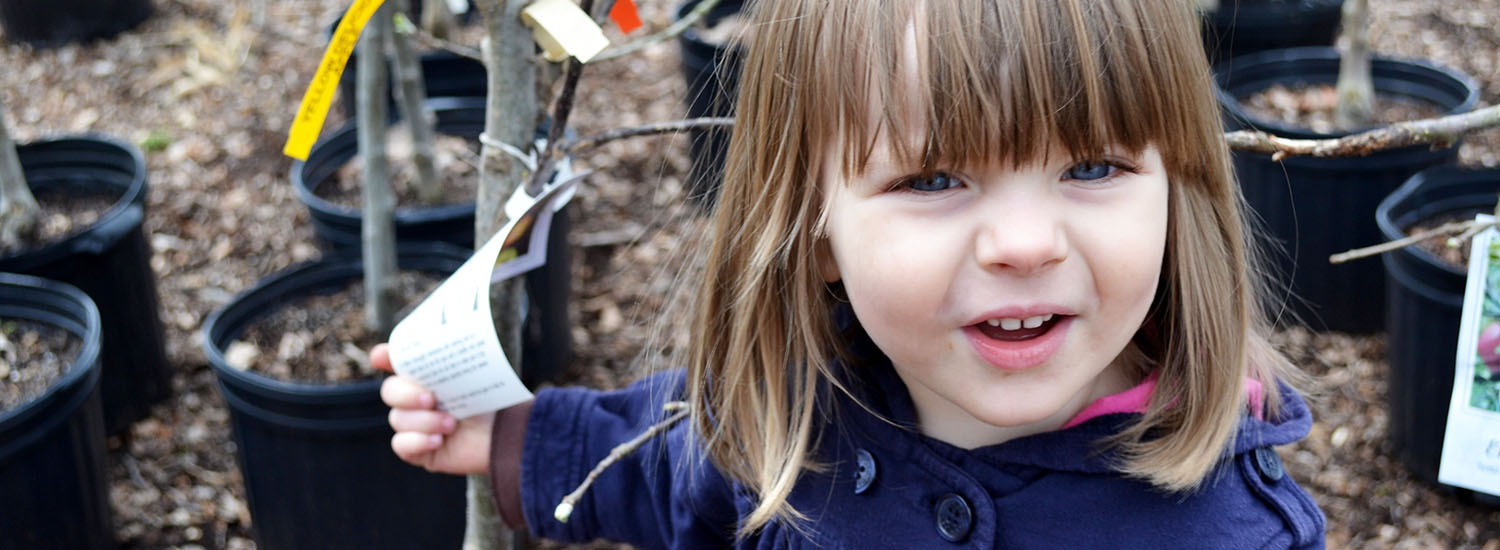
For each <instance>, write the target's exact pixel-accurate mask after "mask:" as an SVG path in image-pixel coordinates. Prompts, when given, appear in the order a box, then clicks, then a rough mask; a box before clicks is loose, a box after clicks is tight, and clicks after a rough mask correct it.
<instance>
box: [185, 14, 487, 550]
mask: <svg viewBox="0 0 1500 550" xmlns="http://www.w3.org/2000/svg"><path fill="white" fill-rule="evenodd" d="M391 9H392V8H391V6H385V7H382V8H380V10H379V11H377V12H376V13H375V15H374V17H373V18H372V19H371V22H370V24H369V28H367V29H365V31H364V32H363V35H364V36H363V38H362V39H361V40H360V46H359V47H360V48H361V49H362V50H363V51H364V55H362V56H361V57H360V62H361V63H362V64H364V67H362V70H361V75H360V77H361V78H360V85H359V87H358V100H359V105H360V112H361V115H362V119H361V120H360V124H359V126H358V127H357V130H356V132H357V134H358V135H357V139H355V140H354V141H356V143H355V145H356V148H357V150H358V152H359V154H360V157H361V158H362V161H363V162H362V166H363V180H364V185H363V187H364V188H363V194H364V196H365V201H364V203H363V206H362V208H361V212H362V214H363V216H362V217H363V218H364V219H363V223H362V227H361V226H356V227H355V228H354V232H355V233H354V235H355V239H356V244H358V243H359V239H361V238H362V239H363V246H362V247H346V248H343V249H337V248H336V249H335V250H333V251H331V252H330V253H329V254H328V257H326V258H324V259H323V260H320V261H316V262H312V263H309V264H305V265H302V266H297V267H294V268H292V269H289V270H287V271H283V272H280V273H277V274H275V275H273V276H271V277H269V278H266V279H264V280H262V281H261V282H260V283H258V284H257V285H256V286H255V287H253V288H251V289H250V290H248V291H246V292H244V293H243V294H241V295H239V296H238V297H236V298H235V299H234V300H232V301H230V302H229V303H228V304H227V305H226V306H225V307H224V308H223V309H221V310H219V311H217V312H215V313H214V314H213V315H212V316H211V317H210V318H209V319H208V320H207V321H206V322H205V324H204V336H205V340H204V348H205V351H206V354H207V356H208V358H209V361H210V365H211V366H212V368H213V369H214V372H215V374H216V376H217V378H218V380H219V388H220V393H221V394H222V395H223V396H224V398H225V401H226V402H227V404H228V405H229V409H230V419H231V423H232V425H233V436H234V439H235V441H236V443H237V447H238V449H237V451H238V452H237V458H238V462H239V465H240V471H241V473H242V475H243V478H244V480H245V488H246V496H247V497H248V504H249V508H250V512H251V516H252V517H253V518H254V522H255V523H254V531H255V537H256V539H257V541H258V542H259V544H260V545H262V546H264V547H273V548H411V547H423V546H453V545H456V544H457V543H458V541H459V537H460V536H462V514H461V509H462V503H461V496H460V495H462V493H463V483H462V481H461V480H455V479H448V478H441V477H436V476H433V475H431V474H428V473H426V472H423V471H422V470H420V469H418V468H414V467H411V466H409V465H406V464H404V463H401V462H400V461H399V460H397V459H396V458H395V457H394V456H392V455H391V454H390V453H389V452H388V449H387V447H388V445H389V440H390V437H391V435H392V432H391V431H390V428H389V427H388V426H387V425H386V424H385V414H386V410H385V409H384V407H383V406H382V404H381V402H380V398H379V385H380V381H379V379H378V377H377V376H376V374H375V373H374V371H373V370H370V369H369V367H368V365H367V364H363V363H362V357H361V356H360V353H358V348H357V347H355V348H353V349H354V350H355V353H350V352H349V350H350V349H351V348H350V347H349V346H352V345H354V344H346V343H347V342H364V343H366V344H367V345H368V344H369V343H373V342H377V341H381V340H384V339H385V338H387V335H388V334H389V331H390V327H391V325H392V324H393V322H394V318H395V316H396V309H397V308H399V307H400V306H401V304H400V299H401V298H405V299H406V300H408V301H410V300H414V299H416V298H418V297H420V296H421V294H422V293H424V292H425V291H424V290H423V289H422V288H421V286H422V284H421V281H420V279H418V280H411V279H408V280H406V282H404V283H403V282H402V276H401V275H400V274H398V273H396V269H397V267H398V266H399V267H401V268H403V269H405V270H407V271H408V272H424V273H428V274H430V275H429V276H428V277H427V282H426V285H427V286H429V287H430V286H433V285H435V284H436V281H438V280H441V278H442V277H443V276H446V275H447V274H448V273H451V272H452V271H453V270H454V269H456V268H457V267H458V266H459V265H460V264H461V263H462V262H463V260H465V259H467V257H468V255H469V252H468V250H467V249H464V248H459V247H455V246H451V245H447V244H445V243H441V242H432V241H422V242H418V241H412V242H408V243H404V244H402V245H401V246H399V247H398V246H397V244H396V240H395V236H394V232H395V230H394V221H393V219H392V211H393V206H394V200H393V198H392V196H391V190H390V186H389V180H388V178H387V177H386V170H387V160H386V153H385V148H384V143H383V140H384V138H385V137H386V127H385V122H386V120H387V117H386V113H385V112H384V111H385V107H386V106H387V100H386V92H385V90H384V86H385V85H386V82H387V79H386V76H385V69H384V56H383V55H381V49H382V48H383V46H384V43H385V42H386V41H387V40H389V38H388V37H389V35H390V32H391V31H390V21H391V18H390V15H389V13H390V10H391ZM411 99H420V98H411ZM403 103H405V102H403ZM418 114H419V115H420V113H418ZM408 120H420V117H411V118H409V119H408ZM348 154H349V156H352V155H353V151H350V152H349V153H348ZM346 160H347V158H346ZM398 248H399V249H400V250H399V252H398ZM361 305H362V306H363V307H361ZM289 348H291V349H292V351H290V352H288V351H287V350H288V349H289ZM258 358H259V359H258ZM289 465H292V466H289ZM372 479H379V480H381V482H380V483H371V482H370V480H372ZM310 492H311V493H315V496H314V497H312V498H305V497H306V496H307V495H308V494H309V493H310ZM310 523H311V524H316V525H318V526H319V528H318V529H317V530H308V529H307V528H306V526H307V525H308V524H310Z"/></svg>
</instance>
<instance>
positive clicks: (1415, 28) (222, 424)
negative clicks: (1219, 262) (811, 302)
mask: <svg viewBox="0 0 1500 550" xmlns="http://www.w3.org/2000/svg"><path fill="white" fill-rule="evenodd" d="M639 3H640V4H642V9H643V15H644V16H645V18H646V19H647V23H648V25H651V26H655V27H660V26H663V25H665V24H666V22H667V20H668V12H669V11H670V9H671V8H672V7H674V6H673V5H669V3H667V2H657V1H655V0H644V1H641V2H639ZM1371 3H1372V10H1373V15H1374V19H1375V23H1374V25H1373V37H1372V43H1373V46H1374V48H1375V49H1376V50H1377V51H1378V52H1381V53H1386V54H1391V55H1396V56H1401V57H1422V58H1426V59H1429V60H1432V61H1434V62H1437V63H1439V64H1443V65H1447V66H1450V67H1455V68H1459V69H1461V70H1464V71H1466V72H1468V73H1469V74H1470V75H1472V76H1473V77H1475V78H1476V79H1478V80H1479V81H1480V82H1481V83H1482V85H1483V87H1484V89H1483V102H1484V103H1485V104H1491V103H1494V102H1496V101H1500V32H1497V31H1496V28H1497V23H1500V0H1436V1H1428V0H1372V2H1371ZM670 4H675V3H670ZM156 6H157V9H158V11H157V14H156V15H155V16H154V17H153V18H151V19H150V20H148V21H146V22H145V23H144V24H143V25H141V26H140V27H139V28H137V29H136V30H134V31H132V32H130V33H126V34H124V35H122V36H120V37H118V38H116V39H113V40H109V41H105V42H101V43H96V44H90V45H84V46H67V47H63V48H59V49H53V50H45V51H35V50H32V49H29V48H26V47H22V46H16V45H6V46H4V47H3V49H0V67H3V69H4V73H5V74H6V75H7V77H6V79H5V82H4V84H0V94H3V95H0V97H3V100H4V103H5V105H6V107H7V115H8V116H9V119H10V121H11V125H12V129H13V132H14V133H15V134H16V135H17V137H18V138H19V139H20V140H22V141H25V140H28V139H35V138H40V137H43V136H51V135H57V134H64V133H78V132H100V133H107V134H111V135H114V136H117V137H119V138H122V139H124V140H127V141H131V142H134V143H137V144H143V145H144V147H143V148H144V149H145V150H146V154H147V162H148V164H149V178H150V185H151V190H150V193H149V195H148V197H147V201H148V215H147V219H146V230H147V232H148V240H149V242H150V243H151V245H152V249H153V257H152V261H151V265H152V268H153V269H154V270H155V273H156V275H157V277H158V285H159V287H158V291H159V293H160V296H161V305H162V311H161V317H162V320H163V322H164V324H165V326H166V330H167V345H168V355H169V357H170V359H171V361H172V367H173V369H174V372H175V374H174V378H173V395H172V397H170V398H169V399H168V400H166V401H165V402H163V403H162V404H160V405H158V406H156V407H154V408H153V410H152V413H151V416H150V417H149V418H147V419H144V420H142V421H140V422H137V423H136V424H135V425H134V426H133V427H132V428H131V429H130V430H129V432H128V433H126V434H123V435H121V436H117V437H114V438H111V440H110V449H111V451H110V456H109V458H110V465H109V475H110V491H109V493H110V498H111V501H112V504H113V507H114V521H115V526H116V536H117V538H118V540H119V541H120V544H121V547H122V548H125V549H135V548H200V549H201V548H234V549H248V548H253V547H254V546H255V545H254V542H253V541H252V540H251V538H250V528H251V521H252V519H251V518H250V517H249V512H248V508H247V506H246V503H245V494H244V490H243V485H242V483H241V480H240V474H239V471H238V469H237V467H236V465H235V461H234V444H233V442H232V441H231V439H230V435H229V425H228V413H227V411H226V409H225V406H224V403H223V400H222V398H221V397H220V396H219V393H218V392H217V389H216V388H215V383H214V378H213V374H212V372H211V370H210V369H209V367H208V366H207V361H206V359H205V356H204V352H203V351H202V349H201V337H200V335H199V330H200V329H201V328H202V326H201V325H202V322H203V320H204V318H205V317H206V316H207V315H209V313H210V312H212V311H214V310H215V309H217V308H219V307H221V306H223V305H224V304H225V303H226V302H227V301H228V300H229V299H230V298H231V297H232V296H233V295H235V294H236V293H238V292H241V291H244V290H246V289H248V288H250V287H251V286H252V285H253V284H254V283H255V281H256V280H258V279H260V278H262V277H265V276H268V275H270V274H272V273H275V272H277V271H278V270H281V269H283V268H286V267H287V266H289V265H292V264H293V263H297V262H302V261H306V260H309V259H312V258H315V257H317V256H319V255H320V250H319V245H318V243H317V242H316V241H315V240H314V238H313V233H312V228H311V225H310V223H309V220H308V216H307V214H306V211H305V209H304V208H303V207H302V206H301V205H300V204H299V203H298V202H297V200H296V197H295V193H294V191H293V190H292V188H291V185H290V184H289V181H288V171H289V169H290V166H291V161H290V160H289V159H287V158H286V157H284V156H282V155H281V153H280V150H281V146H282V144H283V141H284V139H285V132H286V130H287V128H288V127H289V126H290V123H291V120H292V117H293V115H294V113H295V109H296V105H297V102H298V100H299V99H300V97H301V94H302V90H303V89H304V87H305V86H306V84H307V82H308V79H309V78H310V77H311V75H312V73H313V71H314V69H315V68H316V66H317V63H318V56H319V54H320V52H321V51H322V48H323V46H324V44H325V39H324V30H325V29H326V27H327V25H328V24H329V23H330V22H331V21H333V19H334V17H336V16H337V15H338V13H339V11H340V10H341V9H342V8H343V6H344V3H343V2H338V1H335V0H316V1H297V2H292V1H277V2H211V1H209V0H156ZM580 94H581V99H580V103H579V105H578V107H577V109H576V110H575V115H574V117H575V118H574V121H575V122H576V123H577V126H578V130H579V131H580V133H584V134H587V133H590V132H592V131H597V130H602V129H606V128H613V127H619V126H626V125H635V124H639V123H643V122H648V121H655V120H670V119H676V118H680V117H681V116H682V115H683V113H684V111H685V109H684V108H683V106H682V98H683V95H684V85H683V84H682V80H681V78H680V77H679V76H678V54H677V50H676V47H675V46H674V45H673V44H671V43H668V44H664V45H659V46H655V47H652V48H648V49H647V50H645V51H644V52H643V53H642V54H641V55H636V56H633V57H628V58H625V59H621V60H616V61H610V62H606V63H600V64H598V65H597V66H590V67H589V69H588V70H587V71H585V75H584V80H583V84H582V85H581V87H580ZM338 112H339V110H338V109H337V108H335V109H334V114H333V115H332V116H331V117H330V118H331V120H330V122H329V123H328V127H327V129H326V130H325V133H326V132H327V131H328V130H331V129H333V128H335V127H337V124H339V122H340V120H339V118H340V115H339V114H338ZM1497 136H1500V131H1497V130H1491V131H1487V132H1484V133H1482V134H1481V135H1479V136H1477V137H1475V138H1473V139H1470V140H1468V142H1467V144H1466V145H1465V147H1464V149H1463V151H1462V153H1461V156H1462V158H1463V160H1464V162H1465V163H1467V164H1470V165H1475V166H1477V165H1484V166H1491V167H1493V166H1497V165H1500V147H1497V144H1500V137H1497ZM686 148H687V138H685V137H667V138H653V139H644V140H635V141H627V142H617V143H614V144H611V145H609V146H606V147H604V148H602V149H601V150H598V151H596V152H594V153H593V154H590V155H588V156H587V157H586V158H583V159H581V160H580V162H581V163H582V164H585V165H586V166H585V167H591V168H594V169H596V170H598V173H597V174H596V175H595V176H593V177H591V178H590V179H589V181H588V183H587V184H586V185H584V186H583V187H582V188H581V189H580V192H579V196H578V197H577V198H576V199H575V203H576V205H575V207H574V208H575V212H577V214H576V216H575V225H574V228H575V229H574V234H573V235H572V236H571V239H572V242H573V245H574V248H573V250H574V251H575V252H574V266H573V275H574V279H573V301H572V307H571V311H570V314H571V316H572V321H573V324H574V326H575V328H574V330H573V335H572V336H573V342H574V346H575V350H576V362H575V363H576V364H575V366H574V367H573V369H572V370H571V371H570V372H569V373H568V374H567V375H566V377H565V380H566V381H567V382H569V383H582V384H588V385H592V386H596V387H615V386H618V385H620V384H621V383H623V382H624V381H625V380H627V379H628V377H629V376H630V375H631V374H630V373H631V372H632V369H633V367H632V365H633V364H635V363H636V362H637V359H638V357H639V356H640V355H641V354H642V350H643V349H648V348H646V347H645V343H646V342H648V341H654V342H657V344H656V345H653V346H652V347H650V348H649V349H653V350H658V351H661V352H663V353H671V351H672V349H673V346H672V344H673V342H674V337H673V336H672V335H661V334H657V333H656V332H655V329H654V327H656V326H659V325H658V324H656V323H654V322H652V320H653V319H655V318H656V317H657V315H658V313H659V312H660V311H661V310H663V308H666V307H667V305H668V304H667V303H665V301H664V300H665V298H664V296H665V294H666V292H665V290H666V289H667V288H668V287H669V285H670V283H671V280H672V279H673V277H674V276H675V275H676V274H677V273H678V269H679V268H678V266H679V265H680V261H681V258H680V257H679V256H678V255H677V252H678V251H681V250H683V249H684V246H683V243H684V240H685V239H687V238H689V237H690V236H692V235H695V234H697V233H698V232H699V231H700V227H699V224H701V223H702V222H701V220H698V219H697V218H695V217H694V216H693V207H692V206H690V205H688V204H687V203H686V201H684V200H683V196H684V190H683V180H684V177H685V173H686V169H687V166H688V160H687V156H686V154H685V151H686ZM1365 265H1366V266H1367V267H1368V268H1369V269H1379V268H1380V267H1379V264H1378V263H1377V262H1375V261H1373V260H1367V261H1366V263H1365ZM1280 343H1281V344H1282V345H1283V346H1284V347H1285V348H1286V349H1287V350H1288V352H1289V353H1290V354H1292V355H1293V357H1294V358H1296V359H1298V361H1299V363H1301V364H1303V365H1305V366H1306V367H1307V369H1308V370H1309V372H1311V373H1312V374H1314V375H1315V376H1317V377H1318V378H1319V379H1320V380H1321V381H1322V382H1323V383H1324V386H1325V389H1326V392H1325V395H1324V396H1323V398H1322V399H1321V400H1320V401H1317V402H1316V403H1315V412H1316V416H1317V419H1318V420H1317V423H1316V424H1315V425H1314V427H1313V432H1312V434H1311V435H1310V436H1309V438H1308V439H1307V441H1305V442H1303V443H1301V444H1299V445H1295V446H1292V447H1289V448H1287V449H1283V456H1285V457H1286V458H1287V463H1288V464H1289V468H1290V469H1291V471H1292V473H1293V475H1294V476H1295V477H1296V478H1297V479H1298V480H1300V481H1301V482H1302V483H1303V484H1304V486H1305V487H1307V488H1308V489H1309V490H1310V491H1311V492H1312V493H1313V494H1314V495H1315V497H1316V498H1317V499H1318V501H1319V503H1320V504H1321V505H1322V506H1323V508H1324V510H1325V511H1326V513H1327V515H1328V518H1329V525H1328V533H1329V536H1328V541H1329V544H1330V546H1332V547H1335V548H1472V549H1483V550H1496V549H1500V542H1496V540H1497V539H1500V509H1496V508H1489V507H1484V506H1480V505H1475V504H1471V503H1468V502H1467V501H1465V500H1464V499H1462V498H1459V497H1457V496H1455V495H1452V494H1449V493H1446V492H1443V491H1440V490H1438V489H1436V488H1434V487H1433V486H1432V485H1429V484H1427V483H1426V482H1423V481H1421V480H1418V479H1416V478H1414V476H1413V475H1412V474H1411V473H1409V472H1408V471H1407V470H1406V469H1405V468H1403V467H1401V466H1400V464H1398V463H1397V461H1396V460H1395V459H1394V458H1392V457H1393V455H1392V453H1391V449H1390V446H1389V443H1388V440H1387V436H1386V426H1387V424H1388V421H1387V419H1386V417H1385V408H1384V392H1385V378H1384V372H1385V369H1386V365H1385V362H1384V351H1383V338H1382V337H1381V336H1380V335H1375V336H1365V337H1351V336H1345V335H1337V334H1316V333H1308V332H1305V331H1290V332H1287V333H1284V334H1282V335H1281V336H1280ZM277 345H280V344H277ZM291 345H292V344H288V346H291ZM658 348H659V349H658ZM0 508H3V507H0Z"/></svg>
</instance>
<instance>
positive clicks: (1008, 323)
mask: <svg viewBox="0 0 1500 550" xmlns="http://www.w3.org/2000/svg"><path fill="white" fill-rule="evenodd" d="M1000 328H1002V329H1005V330H1016V329H1019V328H1021V320H1020V319H1012V318H1010V317H1006V318H1003V319H1001V320H1000Z"/></svg>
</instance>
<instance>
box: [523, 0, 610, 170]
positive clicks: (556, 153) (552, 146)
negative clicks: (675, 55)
mask: <svg viewBox="0 0 1500 550" xmlns="http://www.w3.org/2000/svg"><path fill="white" fill-rule="evenodd" d="M578 7H579V9H582V10H583V12H584V13H590V14H591V13H593V9H594V0H582V1H581V2H579V3H578ZM567 63H568V68H567V75H566V76H564V77H563V87H562V90H560V91H558V93H557V101H556V102H555V103H553V104H552V123H551V124H552V127H551V129H549V130H548V131H547V148H546V149H545V150H544V151H543V152H542V155H541V157H540V158H538V159H537V169H536V171H534V172H532V173H531V179H529V180H527V181H526V194H528V195H531V196H533V197H534V196H536V195H537V193H540V192H541V191H542V187H543V186H545V185H546V184H547V181H548V180H551V179H552V174H553V173H555V172H556V171H557V170H556V167H557V161H558V159H560V158H561V157H562V146H561V144H560V143H559V142H560V141H562V137H563V135H564V134H563V132H564V131H565V130H566V129H567V127H568V115H570V114H572V113H573V98H574V96H575V95H577V90H578V79H579V77H581V76H583V63H582V62H580V61H578V60H577V59H574V58H571V57H570V58H568V62H567Z"/></svg>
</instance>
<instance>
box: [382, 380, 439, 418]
mask: <svg viewBox="0 0 1500 550" xmlns="http://www.w3.org/2000/svg"><path fill="white" fill-rule="evenodd" d="M380 400H381V401H384V402H385V404H386V406H388V407H390V408H392V409H422V410H427V409H431V408H432V407H433V406H435V405H436V404H437V399H436V398H435V397H433V395H432V392H430V391H427V389H426V388H423V387H422V386H419V385H417V383H416V382H415V381H413V380H412V379H410V378H407V377H405V376H392V377H389V378H386V379H385V381H384V382H381V383H380Z"/></svg>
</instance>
